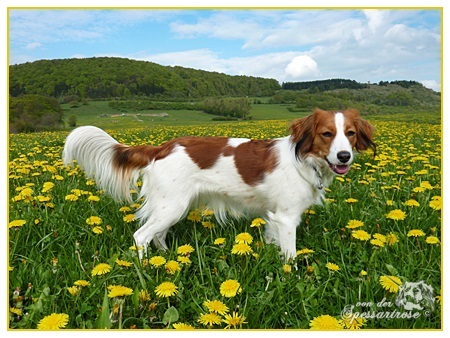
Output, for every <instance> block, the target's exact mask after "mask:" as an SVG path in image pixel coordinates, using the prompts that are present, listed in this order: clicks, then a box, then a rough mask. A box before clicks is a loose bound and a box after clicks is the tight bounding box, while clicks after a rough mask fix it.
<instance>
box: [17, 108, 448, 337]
mask: <svg viewBox="0 0 450 338" xmlns="http://www.w3.org/2000/svg"><path fill="white" fill-rule="evenodd" d="M285 114H289V113H288V112H286V113H285ZM283 118H287V116H283ZM417 119H419V120H420V119H421V118H420V117H417ZM436 119H438V118H436ZM369 120H370V121H371V122H372V123H373V124H374V125H375V127H376V129H377V134H376V140H375V141H376V143H377V154H376V156H374V153H373V152H366V153H363V154H360V155H358V156H357V159H356V162H355V164H354V165H353V167H352V169H351V170H350V172H349V173H348V174H347V175H346V176H337V177H336V179H335V181H334V182H333V184H332V185H331V186H330V188H329V189H328V191H327V195H326V197H327V199H326V200H325V201H324V203H323V205H322V206H314V207H313V208H311V209H310V210H308V211H307V212H306V213H305V214H304V215H303V217H302V222H301V224H300V226H299V227H298V230H297V249H298V252H297V258H296V259H295V260H294V261H290V262H284V261H283V260H282V259H281V258H280V255H279V251H278V248H277V247H275V246H273V245H270V244H266V243H265V242H264V240H263V231H264V221H262V220H261V219H241V220H229V225H228V226H226V227H222V226H219V225H218V224H217V223H216V220H215V218H214V214H212V213H211V211H210V210H207V209H201V210H193V211H192V212H191V213H190V214H189V215H188V217H187V218H186V219H183V220H181V221H180V222H179V223H178V224H176V225H175V226H174V227H172V229H171V230H170V232H169V234H168V237H167V239H168V245H169V246H170V249H169V250H167V251H158V250H155V249H154V248H149V250H148V256H147V257H145V259H143V260H139V259H138V254H137V251H138V250H140V249H141V248H136V247H135V245H134V243H133V237H132V234H133V233H134V231H135V230H136V229H137V227H138V224H137V222H136V220H135V218H134V212H135V211H136V209H137V208H138V207H139V203H140V201H139V200H136V201H135V203H133V204H131V205H128V204H126V205H123V204H118V203H116V202H115V201H114V200H113V199H111V198H110V197H108V196H107V195H105V194H104V193H103V192H102V191H99V190H98V188H97V187H96V185H95V182H93V181H92V180H91V179H89V178H86V177H85V176H84V174H83V172H82V170H81V169H80V168H79V167H77V166H75V167H72V168H68V167H65V166H63V164H62V159H61V151H62V148H63V145H64V139H65V137H66V136H67V135H68V132H48V133H40V134H28V135H24V134H17V135H10V141H9V156H10V162H9V195H10V196H9V201H10V202H9V248H8V255H9V295H8V297H9V306H10V311H9V327H10V328H11V329H36V328H38V329H57V328H65V329H103V328H112V329H149V328H151V329H192V328H195V329H209V328H214V329H228V328H231V329H233V328H236V329H424V328H426V329H440V328H441V325H442V324H441V307H440V299H441V277H442V276H441V243H440V239H441V127H440V124H428V123H424V122H420V123H418V122H406V120H408V119H406V118H405V119H403V117H402V118H400V119H399V121H395V116H389V117H382V118H381V117H380V118H377V119H376V118H372V119H371V118H369ZM413 120H414V119H413V118H411V119H410V120H409V121H413ZM95 121H97V122H98V120H95ZM102 121H103V120H102ZM414 121H415V120H414ZM82 122H83V123H85V122H89V121H82ZM98 123H104V122H98ZM120 123H121V122H120ZM103 127H104V128H107V130H108V131H109V132H110V133H111V134H112V136H113V137H115V138H116V139H117V140H119V141H120V142H122V143H126V144H128V145H138V144H153V145H159V144H161V143H163V142H164V141H166V140H169V139H171V138H174V137H178V136H183V135H210V136H215V135H217V136H218V135H225V136H231V137H250V138H254V139H260V138H262V139H266V138H274V137H279V136H284V135H286V129H287V128H286V127H287V121H286V120H280V121H273V120H268V121H249V122H232V123H222V124H217V123H201V124H197V125H196V124H192V123H191V124H187V125H181V124H180V125H169V124H168V123H167V124H160V125H152V124H150V123H148V124H147V123H144V124H134V123H133V124H131V127H127V128H123V127H122V128H119V127H116V126H115V125H111V124H110V125H104V126H103ZM134 196H137V192H136V194H135V195H134ZM419 281H424V282H425V283H426V284H428V285H429V286H431V287H432V288H433V295H432V296H433V300H435V303H434V304H431V303H428V304H425V303H422V304H421V306H420V309H418V308H416V309H413V310H412V311H411V310H409V311H408V310H407V309H402V308H401V307H399V306H397V305H395V300H396V298H397V295H398V292H399V290H400V289H401V287H402V285H405V284H406V283H411V282H419ZM349 309H352V310H351V311H350V312H349ZM356 313H359V314H360V317H355V314H356ZM363 313H364V314H363ZM386 313H390V314H391V317H389V316H387V315H386ZM393 314H395V316H394V315H393Z"/></svg>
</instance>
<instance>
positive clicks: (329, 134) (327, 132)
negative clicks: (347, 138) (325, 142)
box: [322, 131, 333, 137]
mask: <svg viewBox="0 0 450 338" xmlns="http://www.w3.org/2000/svg"><path fill="white" fill-rule="evenodd" d="M322 136H323V137H333V134H332V133H331V132H329V131H326V132H324V133H322Z"/></svg>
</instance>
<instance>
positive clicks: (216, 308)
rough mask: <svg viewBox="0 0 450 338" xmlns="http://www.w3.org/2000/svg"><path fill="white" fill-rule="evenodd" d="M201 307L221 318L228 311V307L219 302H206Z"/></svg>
mask: <svg viewBox="0 0 450 338" xmlns="http://www.w3.org/2000/svg"><path fill="white" fill-rule="evenodd" d="M203 305H204V306H205V307H206V308H207V309H208V311H209V312H215V313H218V314H219V315H222V316H223V315H224V314H226V313H227V312H228V311H229V309H228V306H226V305H225V304H224V303H222V302H221V301H220V300H207V301H205V302H204V303H203Z"/></svg>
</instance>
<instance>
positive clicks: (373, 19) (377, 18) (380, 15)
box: [363, 9, 385, 33]
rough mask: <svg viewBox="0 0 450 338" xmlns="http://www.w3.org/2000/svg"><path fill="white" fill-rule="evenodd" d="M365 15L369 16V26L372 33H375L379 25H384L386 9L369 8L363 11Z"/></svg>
mask: <svg viewBox="0 0 450 338" xmlns="http://www.w3.org/2000/svg"><path fill="white" fill-rule="evenodd" d="M363 13H364V15H365V16H366V17H367V19H368V22H367V26H368V27H369V30H370V31H371V32H372V33H375V32H376V31H377V30H378V28H379V27H381V26H382V25H383V22H384V17H385V14H384V13H385V11H381V10H376V9H367V10H364V11H363Z"/></svg>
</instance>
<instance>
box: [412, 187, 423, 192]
mask: <svg viewBox="0 0 450 338" xmlns="http://www.w3.org/2000/svg"><path fill="white" fill-rule="evenodd" d="M412 191H413V192H424V191H425V188H423V187H415V188H414V189H413V190H412Z"/></svg>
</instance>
